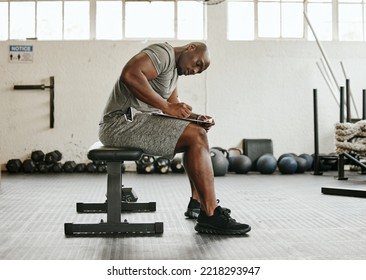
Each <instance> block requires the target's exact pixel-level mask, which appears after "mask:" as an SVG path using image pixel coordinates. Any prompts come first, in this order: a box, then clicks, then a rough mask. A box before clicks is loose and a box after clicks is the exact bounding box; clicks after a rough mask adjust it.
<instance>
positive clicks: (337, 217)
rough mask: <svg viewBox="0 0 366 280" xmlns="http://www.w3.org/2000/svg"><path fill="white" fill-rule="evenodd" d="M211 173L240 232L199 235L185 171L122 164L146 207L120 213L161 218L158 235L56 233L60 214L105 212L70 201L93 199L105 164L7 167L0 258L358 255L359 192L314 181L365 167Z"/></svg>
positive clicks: (79, 218)
mask: <svg viewBox="0 0 366 280" xmlns="http://www.w3.org/2000/svg"><path fill="white" fill-rule="evenodd" d="M335 175H336V174H335V173H325V174H324V175H323V176H313V175H311V174H310V173H307V174H298V175H281V174H278V173H277V174H273V175H260V174H256V173H253V174H249V175H236V174H229V175H227V176H225V177H216V178H215V182H216V189H217V197H218V198H219V199H220V201H221V202H220V205H222V206H224V207H228V208H230V209H231V210H232V216H233V217H234V218H235V219H237V220H238V221H241V222H245V223H248V224H250V225H251V226H252V231H251V232H250V233H249V234H248V235H246V236H240V237H238V236H236V237H235V236H234V237H233V236H215V235H202V234H198V233H196V232H195V230H194V224H195V221H193V220H188V219H185V217H184V215H183V213H184V211H185V210H186V206H187V203H188V199H189V196H190V192H189V185H188V180H187V177H186V175H185V174H183V175H178V174H168V175H158V174H152V175H141V174H140V175H138V174H136V173H134V172H127V173H125V174H124V175H123V180H124V184H126V185H127V186H132V187H133V188H134V191H135V192H136V193H137V195H138V196H139V202H140V201H141V202H143V201H145V202H148V201H156V202H157V211H156V212H152V213H122V218H123V219H127V220H128V221H129V222H156V221H158V222H164V234H162V235H159V236H122V237H66V236H65V235H64V223H65V222H74V223H94V222H95V223H99V221H100V220H101V219H103V218H105V217H106V215H105V214H78V213H76V206H75V204H76V202H103V201H104V200H105V193H106V175H105V174H95V175H94V174H93V175H91V174H57V175H53V174H52V175H51V174H48V175H42V174H38V175H23V174H21V175H10V174H6V173H3V174H2V177H1V187H0V259H2V260H48V259H49V260H114V259H121V260H122V259H125V260H161V259H164V260H165V259H166V260H177V259H182V260H195V259H199V260H208V259H213V260H220V259H223V260H239V259H247V260H250V259H252V260H309V259H312V260H365V259H366V200H365V199H364V198H356V197H342V196H331V195H323V194H321V191H320V189H321V187H323V186H334V187H336V186H339V187H346V188H360V189H365V190H366V183H365V182H366V176H361V175H357V173H356V174H355V173H353V175H352V176H351V177H350V179H349V180H348V181H338V180H335V179H334V177H333V176H335Z"/></svg>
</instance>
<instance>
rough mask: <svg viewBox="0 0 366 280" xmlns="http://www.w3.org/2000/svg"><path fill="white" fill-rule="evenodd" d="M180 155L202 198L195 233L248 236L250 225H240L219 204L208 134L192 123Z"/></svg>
mask: <svg viewBox="0 0 366 280" xmlns="http://www.w3.org/2000/svg"><path fill="white" fill-rule="evenodd" d="M175 151H176V152H177V153H178V152H184V157H185V159H184V161H185V169H186V171H187V174H188V177H189V180H190V182H191V188H192V196H193V195H194V193H195V192H194V190H196V191H197V193H198V196H199V198H200V207H201V211H200V213H199V215H198V218H197V223H196V225H195V230H196V231H198V232H200V233H214V234H246V233H247V232H248V231H250V229H251V228H250V226H249V225H246V224H242V223H238V222H236V220H234V219H233V218H231V216H230V211H228V210H227V209H224V208H221V207H220V206H218V205H217V200H216V194H215V187H214V173H213V169H212V162H211V155H210V151H209V145H208V139H207V134H206V131H205V130H204V129H203V128H202V127H200V126H198V125H195V124H189V125H188V126H187V127H186V129H185V130H184V131H183V133H182V135H181V137H180V138H179V140H178V143H177V145H176V150H175Z"/></svg>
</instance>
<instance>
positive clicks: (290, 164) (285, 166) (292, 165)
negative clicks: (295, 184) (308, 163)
mask: <svg viewBox="0 0 366 280" xmlns="http://www.w3.org/2000/svg"><path fill="white" fill-rule="evenodd" d="M278 169H279V170H280V172H281V173H282V174H294V173H295V172H296V169H297V163H296V160H295V159H294V158H293V157H292V156H287V157H283V158H282V159H281V160H280V162H279V163H278Z"/></svg>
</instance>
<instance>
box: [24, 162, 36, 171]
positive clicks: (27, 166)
mask: <svg viewBox="0 0 366 280" xmlns="http://www.w3.org/2000/svg"><path fill="white" fill-rule="evenodd" d="M36 169H37V166H36V163H35V162H34V161H33V160H31V159H26V160H24V161H23V171H24V172H25V173H34V172H35V171H36Z"/></svg>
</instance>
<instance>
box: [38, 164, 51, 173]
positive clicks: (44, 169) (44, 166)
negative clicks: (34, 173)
mask: <svg viewBox="0 0 366 280" xmlns="http://www.w3.org/2000/svg"><path fill="white" fill-rule="evenodd" d="M36 166H37V170H38V172H39V173H48V171H50V170H52V166H53V164H48V163H47V162H45V161H40V162H36Z"/></svg>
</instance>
